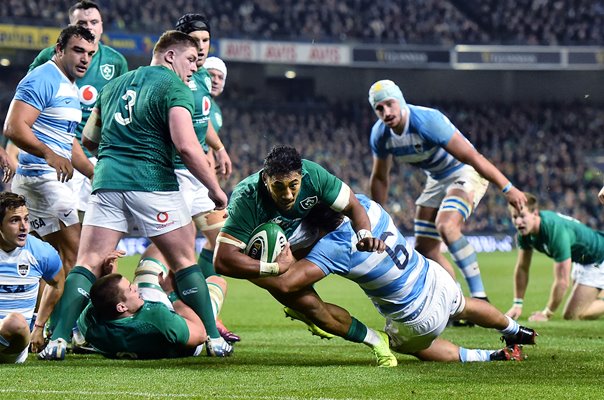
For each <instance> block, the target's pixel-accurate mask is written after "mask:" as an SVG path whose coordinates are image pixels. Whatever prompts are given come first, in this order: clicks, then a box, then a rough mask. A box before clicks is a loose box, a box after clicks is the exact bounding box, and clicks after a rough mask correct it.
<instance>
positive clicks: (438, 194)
mask: <svg viewBox="0 0 604 400" xmlns="http://www.w3.org/2000/svg"><path fill="white" fill-rule="evenodd" d="M462 182H463V183H462ZM488 187H489V181H487V180H486V179H485V178H483V177H482V176H480V174H479V173H478V172H476V170H475V169H474V168H472V167H471V166H469V165H466V166H464V167H462V168H460V169H458V170H457V171H455V172H454V173H452V174H451V175H449V176H448V177H446V178H444V179H441V180H438V181H437V180H435V179H433V178H431V177H428V179H427V180H426V186H425V187H424V190H423V192H422V194H421V195H420V196H419V197H418V198H417V200H416V201H415V204H416V205H418V206H424V207H429V208H440V203H442V201H443V199H444V198H445V196H446V195H447V191H448V190H449V189H460V190H463V191H464V192H466V193H468V194H472V193H473V194H474V197H473V199H472V202H473V205H474V207H473V208H472V210H473V209H475V208H476V206H478V203H480V200H482V197H483V196H484V194H485V193H486V191H487V188H488ZM469 216H470V215H468V217H469Z"/></svg>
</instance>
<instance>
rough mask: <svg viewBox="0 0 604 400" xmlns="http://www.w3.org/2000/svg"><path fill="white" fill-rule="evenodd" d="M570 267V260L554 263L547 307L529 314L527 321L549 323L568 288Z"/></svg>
mask: <svg viewBox="0 0 604 400" xmlns="http://www.w3.org/2000/svg"><path fill="white" fill-rule="evenodd" d="M571 267H572V261H571V259H570V258H568V259H566V260H564V261H562V262H556V263H554V283H552V289H551V292H550V295H549V300H548V301H547V305H546V306H545V308H544V309H543V310H542V311H536V312H534V313H532V314H531V316H530V317H529V321H549V319H550V318H551V316H552V315H553V314H554V311H556V310H557V309H558V307H559V306H560V304H561V303H562V300H563V299H564V294H565V293H566V290H567V289H568V287H569V286H570V271H571Z"/></svg>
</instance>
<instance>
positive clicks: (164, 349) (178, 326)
mask: <svg viewBox="0 0 604 400" xmlns="http://www.w3.org/2000/svg"><path fill="white" fill-rule="evenodd" d="M158 278H159V282H158V284H159V286H156V288H151V287H150V286H147V287H146V288H145V289H142V290H141V292H140V293H139V290H138V288H137V286H136V284H132V283H130V281H128V279H126V278H124V277H123V276H122V275H120V274H116V273H112V274H109V275H105V276H103V277H102V278H99V279H98V280H97V281H96V282H95V283H94V284H93V285H92V288H91V289H90V304H89V305H88V306H87V307H86V309H84V311H83V312H82V314H81V315H80V318H79V319H78V328H79V329H80V332H81V333H82V334H83V335H84V337H85V338H86V341H87V342H88V343H89V344H90V345H92V346H93V347H94V348H95V349H97V350H98V351H99V352H100V353H102V354H103V355H105V356H107V357H111V358H130V359H150V358H173V357H187V356H197V355H199V354H200V352H201V350H202V348H203V343H204V342H205V341H206V340H207V335H206V331H205V328H204V326H203V323H202V322H201V319H200V318H199V316H198V315H197V314H196V313H195V311H193V309H191V308H190V307H189V306H187V305H186V304H185V303H184V302H182V301H181V300H180V298H179V297H178V295H177V294H176V292H175V291H174V275H173V274H170V275H169V276H168V277H167V278H165V279H164V278H163V274H160V275H159V277H158ZM160 286H161V287H160ZM166 293H167V295H166ZM145 294H146V295H145ZM147 298H152V299H153V300H157V301H150V300H146V299H147Z"/></svg>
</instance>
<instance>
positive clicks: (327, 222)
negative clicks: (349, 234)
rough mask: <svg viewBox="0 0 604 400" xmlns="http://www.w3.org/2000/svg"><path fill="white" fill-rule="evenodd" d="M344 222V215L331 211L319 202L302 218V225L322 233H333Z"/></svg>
mask: <svg viewBox="0 0 604 400" xmlns="http://www.w3.org/2000/svg"><path fill="white" fill-rule="evenodd" d="M343 220H344V214H342V213H341V212H337V211H334V210H332V209H331V207H329V206H328V205H327V204H325V203H323V202H320V203H318V204H317V205H315V206H314V207H313V208H311V209H310V212H309V213H308V215H307V216H306V217H304V223H305V224H308V225H309V226H311V227H313V228H317V229H319V230H321V231H324V232H331V231H335V230H336V229H337V228H338V226H340V224H341V223H342V221H343Z"/></svg>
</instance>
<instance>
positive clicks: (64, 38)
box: [57, 25, 94, 50]
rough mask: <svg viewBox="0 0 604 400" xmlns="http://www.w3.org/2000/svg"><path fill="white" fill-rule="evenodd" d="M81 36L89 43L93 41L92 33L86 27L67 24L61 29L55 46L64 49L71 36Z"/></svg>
mask: <svg viewBox="0 0 604 400" xmlns="http://www.w3.org/2000/svg"><path fill="white" fill-rule="evenodd" d="M76 36H77V37H81V38H82V39H84V40H85V41H87V42H89V43H94V34H93V33H92V32H90V31H89V30H88V29H87V28H84V27H83V26H80V25H69V26H68V27H67V28H65V29H63V30H62V31H61V33H60V34H59V37H58V38H57V46H58V47H59V49H61V50H64V49H65V48H66V47H67V43H68V42H69V39H71V38H72V37H76Z"/></svg>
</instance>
